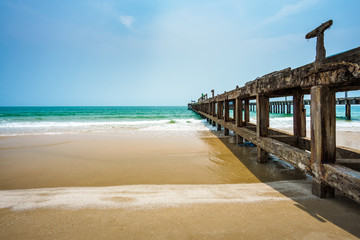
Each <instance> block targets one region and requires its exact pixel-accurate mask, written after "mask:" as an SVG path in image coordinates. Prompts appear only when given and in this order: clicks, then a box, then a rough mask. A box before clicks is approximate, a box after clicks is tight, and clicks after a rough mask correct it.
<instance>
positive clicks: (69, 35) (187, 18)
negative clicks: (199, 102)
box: [0, 0, 360, 106]
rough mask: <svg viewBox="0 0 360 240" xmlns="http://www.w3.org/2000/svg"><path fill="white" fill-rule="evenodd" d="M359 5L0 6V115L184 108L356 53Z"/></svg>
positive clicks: (256, 1)
mask: <svg viewBox="0 0 360 240" xmlns="http://www.w3.org/2000/svg"><path fill="white" fill-rule="evenodd" d="M359 9H360V1H358V0H356V1H355V0H354V1H351V0H347V1H344V0H342V1H341V0H327V1H326V0H273V1H265V0H261V1H260V0H252V1H245V0H239V1H236V0H221V1H219V0H217V1H215V0H206V1H205V0H199V1H188V0H182V1H170V0H162V1H161V0H154V1H145V0H118V1H115V0H114V1H106V0H105V1H100V0H88V1H82V0H79V1H69V0H63V1H55V0H54V1H50V0H48V1H44V0H32V1H29V0H26V1H25V0H23V1H21V0H13V1H10V0H1V1H0V84H1V87H0V105H2V106H52V105H55V106H64V105H76V106H78V105H87V106H98V105H120V106H122V105H185V104H186V103H187V102H188V101H190V100H191V99H197V98H198V97H199V96H200V95H201V93H202V92H204V93H210V90H211V89H212V88H213V89H215V93H219V92H224V91H225V90H230V89H233V88H235V86H236V85H239V86H242V85H244V83H245V82H247V81H251V80H253V79H255V78H256V77H259V76H262V75H264V74H267V73H269V72H272V71H276V70H281V69H283V68H287V67H292V68H294V67H298V66H301V65H304V64H307V63H309V62H312V61H313V60H314V59H315V44H316V40H315V39H311V40H305V34H306V33H307V32H309V31H311V30H312V29H314V28H315V27H317V26H318V25H320V24H321V23H323V22H325V21H327V20H329V19H333V20H334V24H333V26H332V27H331V29H329V30H327V31H326V33H325V47H326V50H327V55H332V54H336V53H338V52H343V51H346V50H349V49H352V48H355V47H358V46H359V45H360V24H359V22H360V14H359Z"/></svg>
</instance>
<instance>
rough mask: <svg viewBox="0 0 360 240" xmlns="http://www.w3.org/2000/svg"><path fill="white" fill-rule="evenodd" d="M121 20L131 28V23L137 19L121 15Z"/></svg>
mask: <svg viewBox="0 0 360 240" xmlns="http://www.w3.org/2000/svg"><path fill="white" fill-rule="evenodd" d="M119 20H120V22H121V24H123V25H124V26H125V27H127V28H131V25H132V24H133V22H134V20H135V19H134V17H132V16H120V17H119Z"/></svg>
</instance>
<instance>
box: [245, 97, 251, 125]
mask: <svg viewBox="0 0 360 240" xmlns="http://www.w3.org/2000/svg"><path fill="white" fill-rule="evenodd" d="M244 103H245V104H244V117H245V119H244V125H246V123H248V122H250V112H249V99H245V101H244Z"/></svg>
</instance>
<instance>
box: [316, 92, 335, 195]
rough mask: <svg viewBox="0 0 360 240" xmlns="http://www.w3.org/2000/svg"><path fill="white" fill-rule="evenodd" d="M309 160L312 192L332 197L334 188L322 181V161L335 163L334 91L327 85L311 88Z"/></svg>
mask: <svg viewBox="0 0 360 240" xmlns="http://www.w3.org/2000/svg"><path fill="white" fill-rule="evenodd" d="M310 111H311V162H312V166H313V173H314V176H315V177H314V178H313V183H312V193H313V194H314V195H316V196H318V197H321V198H324V197H326V196H329V197H334V192H335V191H334V188H333V187H330V186H328V185H326V184H325V183H323V181H322V180H323V179H324V176H323V174H324V171H323V164H324V163H335V160H336V131H335V123H336V120H335V117H336V111H335V92H334V91H332V90H331V89H330V88H329V87H327V86H322V85H320V86H314V87H312V88H311V105H310Z"/></svg>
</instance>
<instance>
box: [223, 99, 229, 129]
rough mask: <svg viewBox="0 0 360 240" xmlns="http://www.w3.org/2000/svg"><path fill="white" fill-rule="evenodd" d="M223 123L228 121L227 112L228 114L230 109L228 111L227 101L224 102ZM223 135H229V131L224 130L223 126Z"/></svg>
mask: <svg viewBox="0 0 360 240" xmlns="http://www.w3.org/2000/svg"><path fill="white" fill-rule="evenodd" d="M224 108H225V109H224V110H225V111H224V121H225V122H228V121H229V112H230V109H229V100H225V101H224ZM224 135H225V136H228V135H229V129H228V128H225V126H224Z"/></svg>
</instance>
